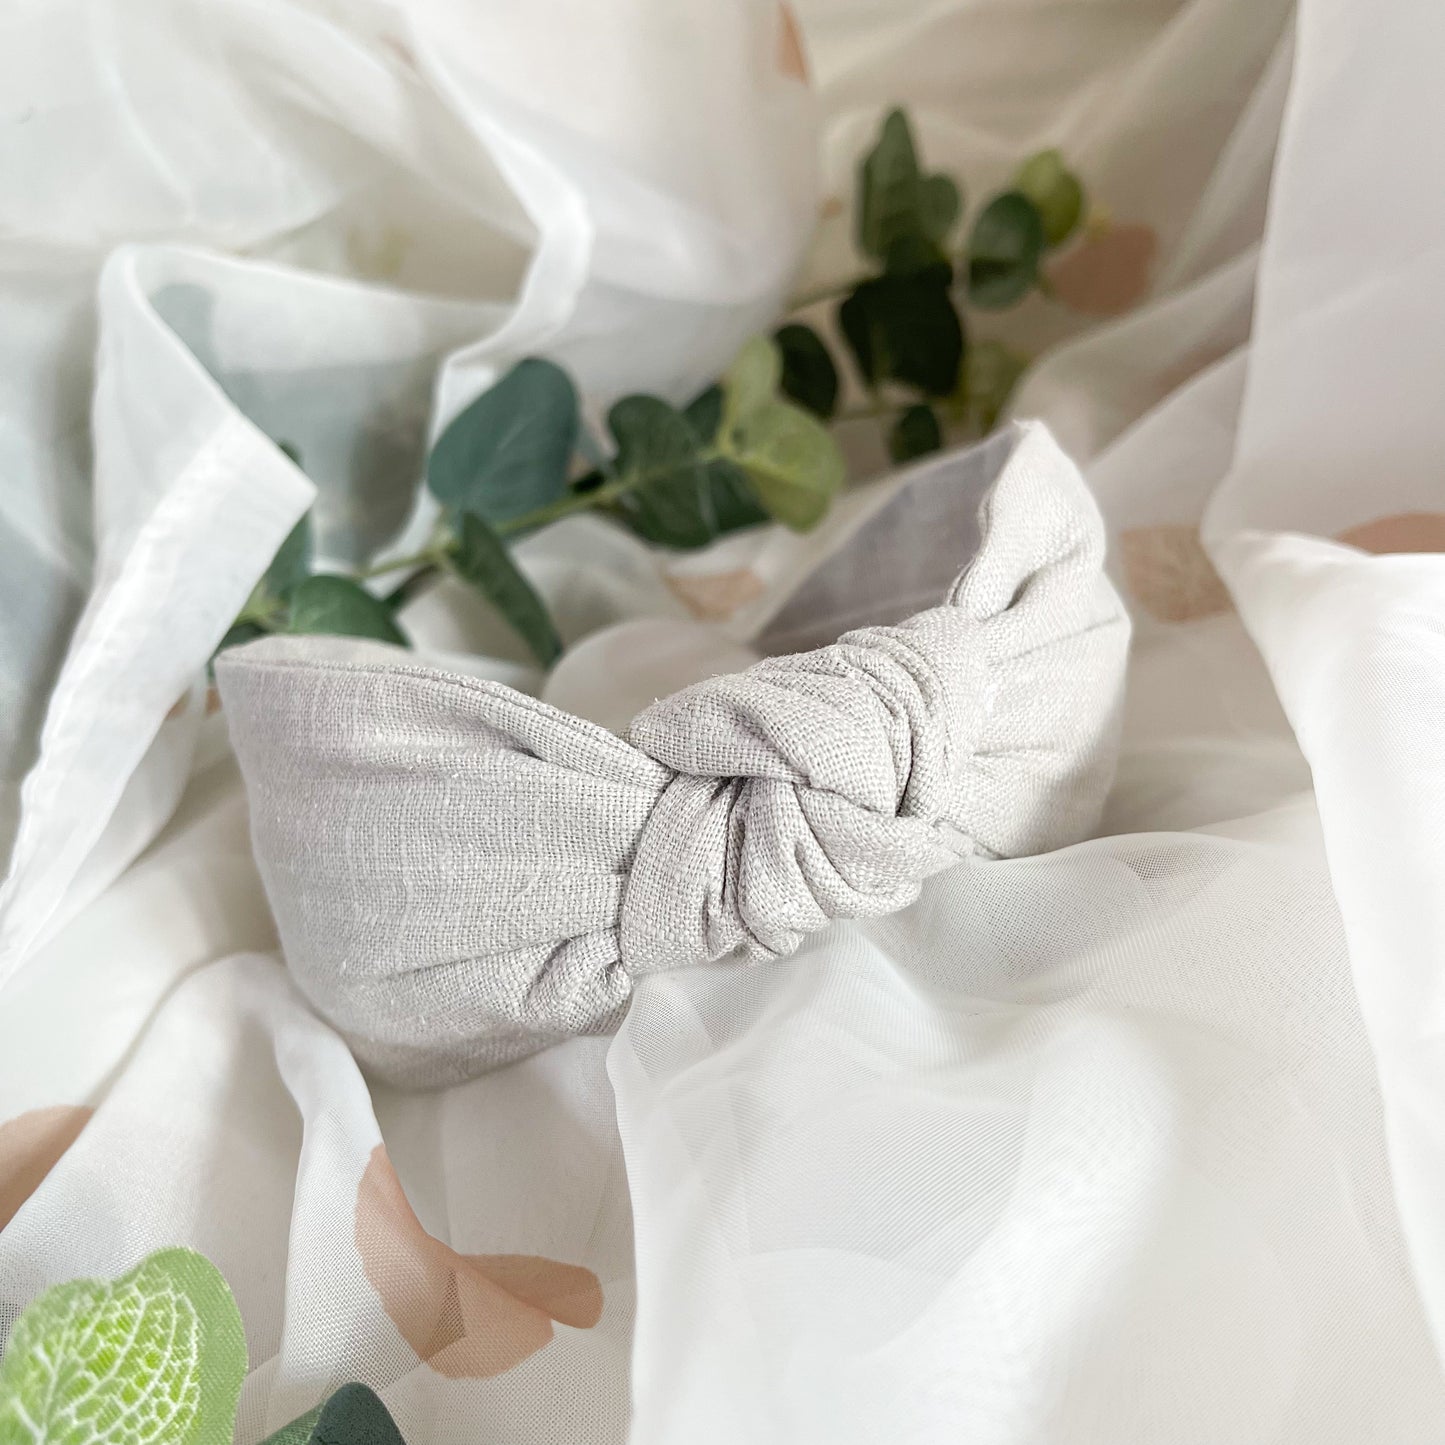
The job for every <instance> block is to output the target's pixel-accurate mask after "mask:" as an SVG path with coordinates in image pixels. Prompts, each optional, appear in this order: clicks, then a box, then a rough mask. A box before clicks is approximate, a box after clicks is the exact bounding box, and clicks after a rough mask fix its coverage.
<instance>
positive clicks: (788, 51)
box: [777, 0, 808, 85]
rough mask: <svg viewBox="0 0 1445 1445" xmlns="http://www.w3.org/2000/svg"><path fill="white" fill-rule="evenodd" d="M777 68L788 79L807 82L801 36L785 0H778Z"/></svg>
mask: <svg viewBox="0 0 1445 1445" xmlns="http://www.w3.org/2000/svg"><path fill="white" fill-rule="evenodd" d="M777 60H778V70H779V71H780V72H781V73H782V74H783V75H785V76H787V77H788V79H789V80H799V81H801V82H802V83H803V84H804V85H807V83H808V61H807V58H806V57H805V56H804V54H803V37H802V36H801V35H800V34H799V33H798V21H797V18H796V17H795V16H794V15H793V11H792V7H791V6H790V5H789V4H788V3H787V0H778V57H777Z"/></svg>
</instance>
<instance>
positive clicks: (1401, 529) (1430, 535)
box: [1339, 512, 1445, 553]
mask: <svg viewBox="0 0 1445 1445" xmlns="http://www.w3.org/2000/svg"><path fill="white" fill-rule="evenodd" d="M1339 540H1340V541H1341V542H1348V543H1349V544H1350V546H1351V547H1358V548H1360V550H1361V551H1364V552H1375V553H1386V552H1445V513H1441V512H1398V513H1396V514H1395V515H1394V516H1392V517H1376V518H1375V519H1374V520H1373V521H1370V522H1360V523H1358V524H1357V525H1356V526H1353V527H1349V528H1347V529H1346V530H1345V531H1343V532H1341V533H1340V535H1339Z"/></svg>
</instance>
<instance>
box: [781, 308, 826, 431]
mask: <svg viewBox="0 0 1445 1445" xmlns="http://www.w3.org/2000/svg"><path fill="white" fill-rule="evenodd" d="M773 340H774V341H776V342H777V344H778V350H779V352H781V354H782V358H783V376H782V382H781V386H782V389H783V392H784V394H785V395H787V396H790V397H792V399H793V400H794V401H795V402H797V403H798V405H799V406H804V407H806V408H807V409H808V410H809V411H810V412H812V413H813V415H814V416H820V417H822V418H823V419H824V420H827V419H828V418H829V417H831V416H832V415H833V412H834V411H835V410H836V409H837V406H838V368H837V367H836V366H834V365H833V358H832V357H831V356H830V355H829V354H828V348H827V347H826V346H824V345H823V341H822V338H821V337H820V336H819V335H818V333H817V332H816V331H814V330H813V328H812V327H811V326H804V325H802V324H801V323H800V322H796V321H794V322H791V323H790V324H789V325H787V326H784V327H782V328H781V330H779V331H778V332H776V333H775V335H774V336H773Z"/></svg>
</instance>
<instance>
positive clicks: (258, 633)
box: [216, 622, 266, 652]
mask: <svg viewBox="0 0 1445 1445" xmlns="http://www.w3.org/2000/svg"><path fill="white" fill-rule="evenodd" d="M265 636H266V629H265V628H264V627H258V626H257V625H256V624H255V623H254V622H234V623H232V624H231V626H230V627H229V628H228V629H227V630H226V635H225V636H224V637H223V638H222V639H221V640H220V642H219V643H218V644H217V647H216V651H217V652H224V651H225V650H226V649H227V648H228V647H241V646H244V645H245V644H246V643H248V642H254V641H255V640H256V639H257V638H258V637H265Z"/></svg>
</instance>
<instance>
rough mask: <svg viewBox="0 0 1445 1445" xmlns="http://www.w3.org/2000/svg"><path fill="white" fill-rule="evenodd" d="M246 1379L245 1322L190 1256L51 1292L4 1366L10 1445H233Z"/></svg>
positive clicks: (0, 1433)
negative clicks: (237, 1413)
mask: <svg viewBox="0 0 1445 1445" xmlns="http://www.w3.org/2000/svg"><path fill="white" fill-rule="evenodd" d="M245 1373H246V1338H245V1334H244V1333H243V1331H242V1328H241V1315H240V1312H239V1311H238V1310H237V1308H236V1302H235V1300H234V1299H232V1297H231V1291H230V1290H229V1289H228V1288H227V1286H226V1281H225V1280H224V1279H223V1278H222V1277H221V1275H220V1272H219V1271H218V1270H217V1269H216V1268H215V1266H214V1265H212V1264H211V1263H210V1262H209V1261H208V1260H206V1259H205V1258H204V1257H203V1256H201V1255H199V1254H196V1253H195V1252H194V1251H192V1250H189V1249H167V1250H162V1251H161V1252H160V1253H159V1254H153V1255H151V1256H150V1257H149V1258H148V1259H146V1260H144V1261H143V1262H142V1263H141V1264H140V1265H139V1266H138V1267H137V1268H136V1269H133V1270H131V1272H130V1273H129V1274H126V1275H122V1276H121V1277H120V1278H119V1279H117V1280H113V1281H105V1280H95V1279H78V1280H72V1281H71V1282H70V1283H69V1284H62V1285H57V1286H56V1287H55V1288H54V1289H51V1290H47V1291H46V1292H45V1293H44V1294H42V1295H41V1296H40V1297H39V1298H38V1299H37V1300H35V1301H34V1303H32V1304H31V1305H30V1307H29V1308H28V1309H27V1310H26V1311H25V1313H24V1314H22V1315H21V1316H20V1318H19V1319H18V1320H17V1321H16V1323H15V1328H14V1329H13V1330H12V1331H11V1334H10V1341H9V1343H8V1345H7V1346H6V1349H5V1356H4V1359H3V1360H0V1442H3V1445H230V1441H231V1432H232V1428H233V1423H234V1421H235V1418H236V1401H237V1398H238V1397H239V1395H240V1391H241V1380H242V1378H243V1377H244V1375H245Z"/></svg>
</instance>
